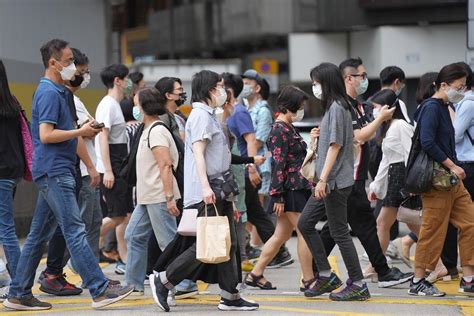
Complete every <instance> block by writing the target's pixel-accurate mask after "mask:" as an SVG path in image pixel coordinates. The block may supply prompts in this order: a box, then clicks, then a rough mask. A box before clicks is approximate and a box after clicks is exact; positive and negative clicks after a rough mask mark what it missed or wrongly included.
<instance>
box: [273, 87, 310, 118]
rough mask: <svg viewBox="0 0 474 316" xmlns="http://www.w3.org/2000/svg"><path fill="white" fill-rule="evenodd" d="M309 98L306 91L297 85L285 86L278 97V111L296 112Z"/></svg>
mask: <svg viewBox="0 0 474 316" xmlns="http://www.w3.org/2000/svg"><path fill="white" fill-rule="evenodd" d="M306 100H308V95H307V94H306V92H304V91H303V90H301V89H300V88H298V87H296V86H292V85H289V86H285V87H284V88H283V89H282V90H281V92H280V94H279V95H278V98H277V105H278V111H280V112H281V113H284V114H285V113H287V112H288V111H290V112H291V113H296V112H297V111H298V110H299V109H300V107H301V105H302V103H303V102H304V101H306Z"/></svg>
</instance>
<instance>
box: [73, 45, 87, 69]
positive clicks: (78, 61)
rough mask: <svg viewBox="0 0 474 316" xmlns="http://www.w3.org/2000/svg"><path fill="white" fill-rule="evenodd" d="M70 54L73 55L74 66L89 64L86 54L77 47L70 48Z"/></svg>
mask: <svg viewBox="0 0 474 316" xmlns="http://www.w3.org/2000/svg"><path fill="white" fill-rule="evenodd" d="M71 50H72V55H73V56H74V64H75V65H76V66H83V65H88V64H89V57H87V56H86V54H84V53H83V52H81V51H80V50H79V49H77V48H71Z"/></svg>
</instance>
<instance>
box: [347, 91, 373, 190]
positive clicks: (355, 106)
mask: <svg viewBox="0 0 474 316" xmlns="http://www.w3.org/2000/svg"><path fill="white" fill-rule="evenodd" d="M348 98H349V100H350V101H351V106H352V107H351V113H352V128H353V129H354V130H356V129H361V128H363V127H364V126H366V125H367V124H368V123H369V119H368V118H367V116H366V115H365V112H364V109H363V106H362V104H360V103H359V102H358V101H357V100H355V99H353V98H351V97H349V96H348ZM357 147H359V146H357ZM354 153H355V155H354V180H356V181H357V180H367V178H368V172H369V162H370V145H369V143H368V142H365V143H364V144H362V145H360V147H359V148H356V146H354Z"/></svg>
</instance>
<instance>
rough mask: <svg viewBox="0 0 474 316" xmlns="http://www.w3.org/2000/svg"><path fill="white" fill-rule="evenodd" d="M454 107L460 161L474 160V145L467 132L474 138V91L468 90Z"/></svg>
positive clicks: (457, 152) (457, 149)
mask: <svg viewBox="0 0 474 316" xmlns="http://www.w3.org/2000/svg"><path fill="white" fill-rule="evenodd" d="M454 107H455V109H456V119H455V120H454V131H455V136H454V139H455V141H456V156H457V158H458V160H459V161H474V146H473V145H472V143H471V141H470V140H469V137H468V136H467V133H466V131H469V134H470V135H471V137H473V139H474V93H473V92H472V91H468V92H466V94H465V95H464V99H462V101H461V102H459V103H458V104H456V105H455V106H454Z"/></svg>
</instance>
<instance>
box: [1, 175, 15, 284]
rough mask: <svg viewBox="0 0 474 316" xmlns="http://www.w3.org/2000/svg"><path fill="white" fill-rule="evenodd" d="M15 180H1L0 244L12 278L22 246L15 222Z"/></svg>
mask: <svg viewBox="0 0 474 316" xmlns="http://www.w3.org/2000/svg"><path fill="white" fill-rule="evenodd" d="M15 186H16V181H15V180H10V179H0V242H1V243H2V244H3V250H4V251H5V256H6V257H7V261H8V270H9V273H10V277H11V278H12V279H13V278H14V277H15V272H16V267H17V264H18V260H19V259H20V244H19V242H18V238H17V236H16V229H15V222H14V220H13V190H14V188H15Z"/></svg>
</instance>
